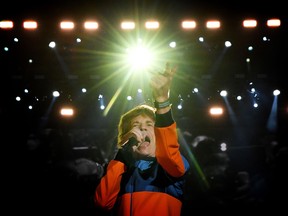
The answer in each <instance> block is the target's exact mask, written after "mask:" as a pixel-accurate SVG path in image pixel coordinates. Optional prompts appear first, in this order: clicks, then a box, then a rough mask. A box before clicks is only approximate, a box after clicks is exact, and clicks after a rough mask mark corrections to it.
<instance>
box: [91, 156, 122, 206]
mask: <svg viewBox="0 0 288 216" xmlns="http://www.w3.org/2000/svg"><path fill="white" fill-rule="evenodd" d="M124 171H125V165H124V163H122V162H119V161H116V160H111V161H110V162H109V164H108V166H107V171H106V174H105V175H104V176H103V177H102V178H101V180H100V182H99V184H98V185H97V187H96V191H95V194H94V202H95V204H96V206H100V207H102V208H104V209H107V210H111V209H112V208H113V206H114V204H115V202H116V199H117V195H118V193H119V191H120V182H121V179H122V174H123V173H124Z"/></svg>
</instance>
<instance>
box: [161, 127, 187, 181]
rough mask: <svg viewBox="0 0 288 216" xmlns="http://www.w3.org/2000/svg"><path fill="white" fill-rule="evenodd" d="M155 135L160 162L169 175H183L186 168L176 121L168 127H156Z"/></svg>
mask: <svg viewBox="0 0 288 216" xmlns="http://www.w3.org/2000/svg"><path fill="white" fill-rule="evenodd" d="M155 135H156V143H157V145H156V158H157V161H158V163H159V164H160V165H161V166H162V167H163V169H164V170H165V171H166V172H167V173H168V174H169V175H171V176H173V177H181V176H183V175H184V174H185V172H186V168H185V163H184V159H183V158H182V155H181V153H180V150H179V148H180V145H179V143H178V136H177V130H176V123H175V122H173V123H172V124H171V125H170V126H167V127H155Z"/></svg>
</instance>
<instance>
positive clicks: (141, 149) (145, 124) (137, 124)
mask: <svg viewBox="0 0 288 216" xmlns="http://www.w3.org/2000/svg"><path fill="white" fill-rule="evenodd" d="M131 124H132V130H133V131H135V134H137V137H138V138H139V139H140V140H141V142H140V143H139V144H138V146H133V151H134V152H135V153H136V154H138V155H141V156H148V157H155V151H156V141H155V133H154V125H155V122H154V120H153V119H151V118H150V117H148V116H146V115H140V116H137V117H135V118H134V119H133V120H132V122H131ZM139 139H138V140H139Z"/></svg>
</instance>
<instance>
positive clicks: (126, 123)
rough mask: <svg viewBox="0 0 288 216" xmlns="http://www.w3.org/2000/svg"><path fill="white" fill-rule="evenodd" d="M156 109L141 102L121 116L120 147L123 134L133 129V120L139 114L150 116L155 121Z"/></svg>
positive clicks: (119, 128)
mask: <svg viewBox="0 0 288 216" xmlns="http://www.w3.org/2000/svg"><path fill="white" fill-rule="evenodd" d="M155 111H156V109H155V108H154V107H152V106H149V105H146V104H141V105H138V106H136V107H134V108H133V109H131V110H129V111H128V112H126V113H124V114H123V115H122V116H121V117H120V121H119V124H118V137H117V146H118V148H119V147H120V143H121V141H122V138H123V136H124V135H125V134H126V133H127V132H129V131H130V130H131V127H132V124H131V122H132V120H133V119H134V118H135V117H137V116H140V115H142V116H148V117H149V118H151V119H153V121H155Z"/></svg>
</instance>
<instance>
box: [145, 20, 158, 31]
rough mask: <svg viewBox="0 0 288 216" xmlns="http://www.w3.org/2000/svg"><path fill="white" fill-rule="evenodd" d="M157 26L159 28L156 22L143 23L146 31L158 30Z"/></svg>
mask: <svg viewBox="0 0 288 216" xmlns="http://www.w3.org/2000/svg"><path fill="white" fill-rule="evenodd" d="M159 26H160V24H159V22H157V21H147V22H146V23H145V27H146V29H158V28H159Z"/></svg>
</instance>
